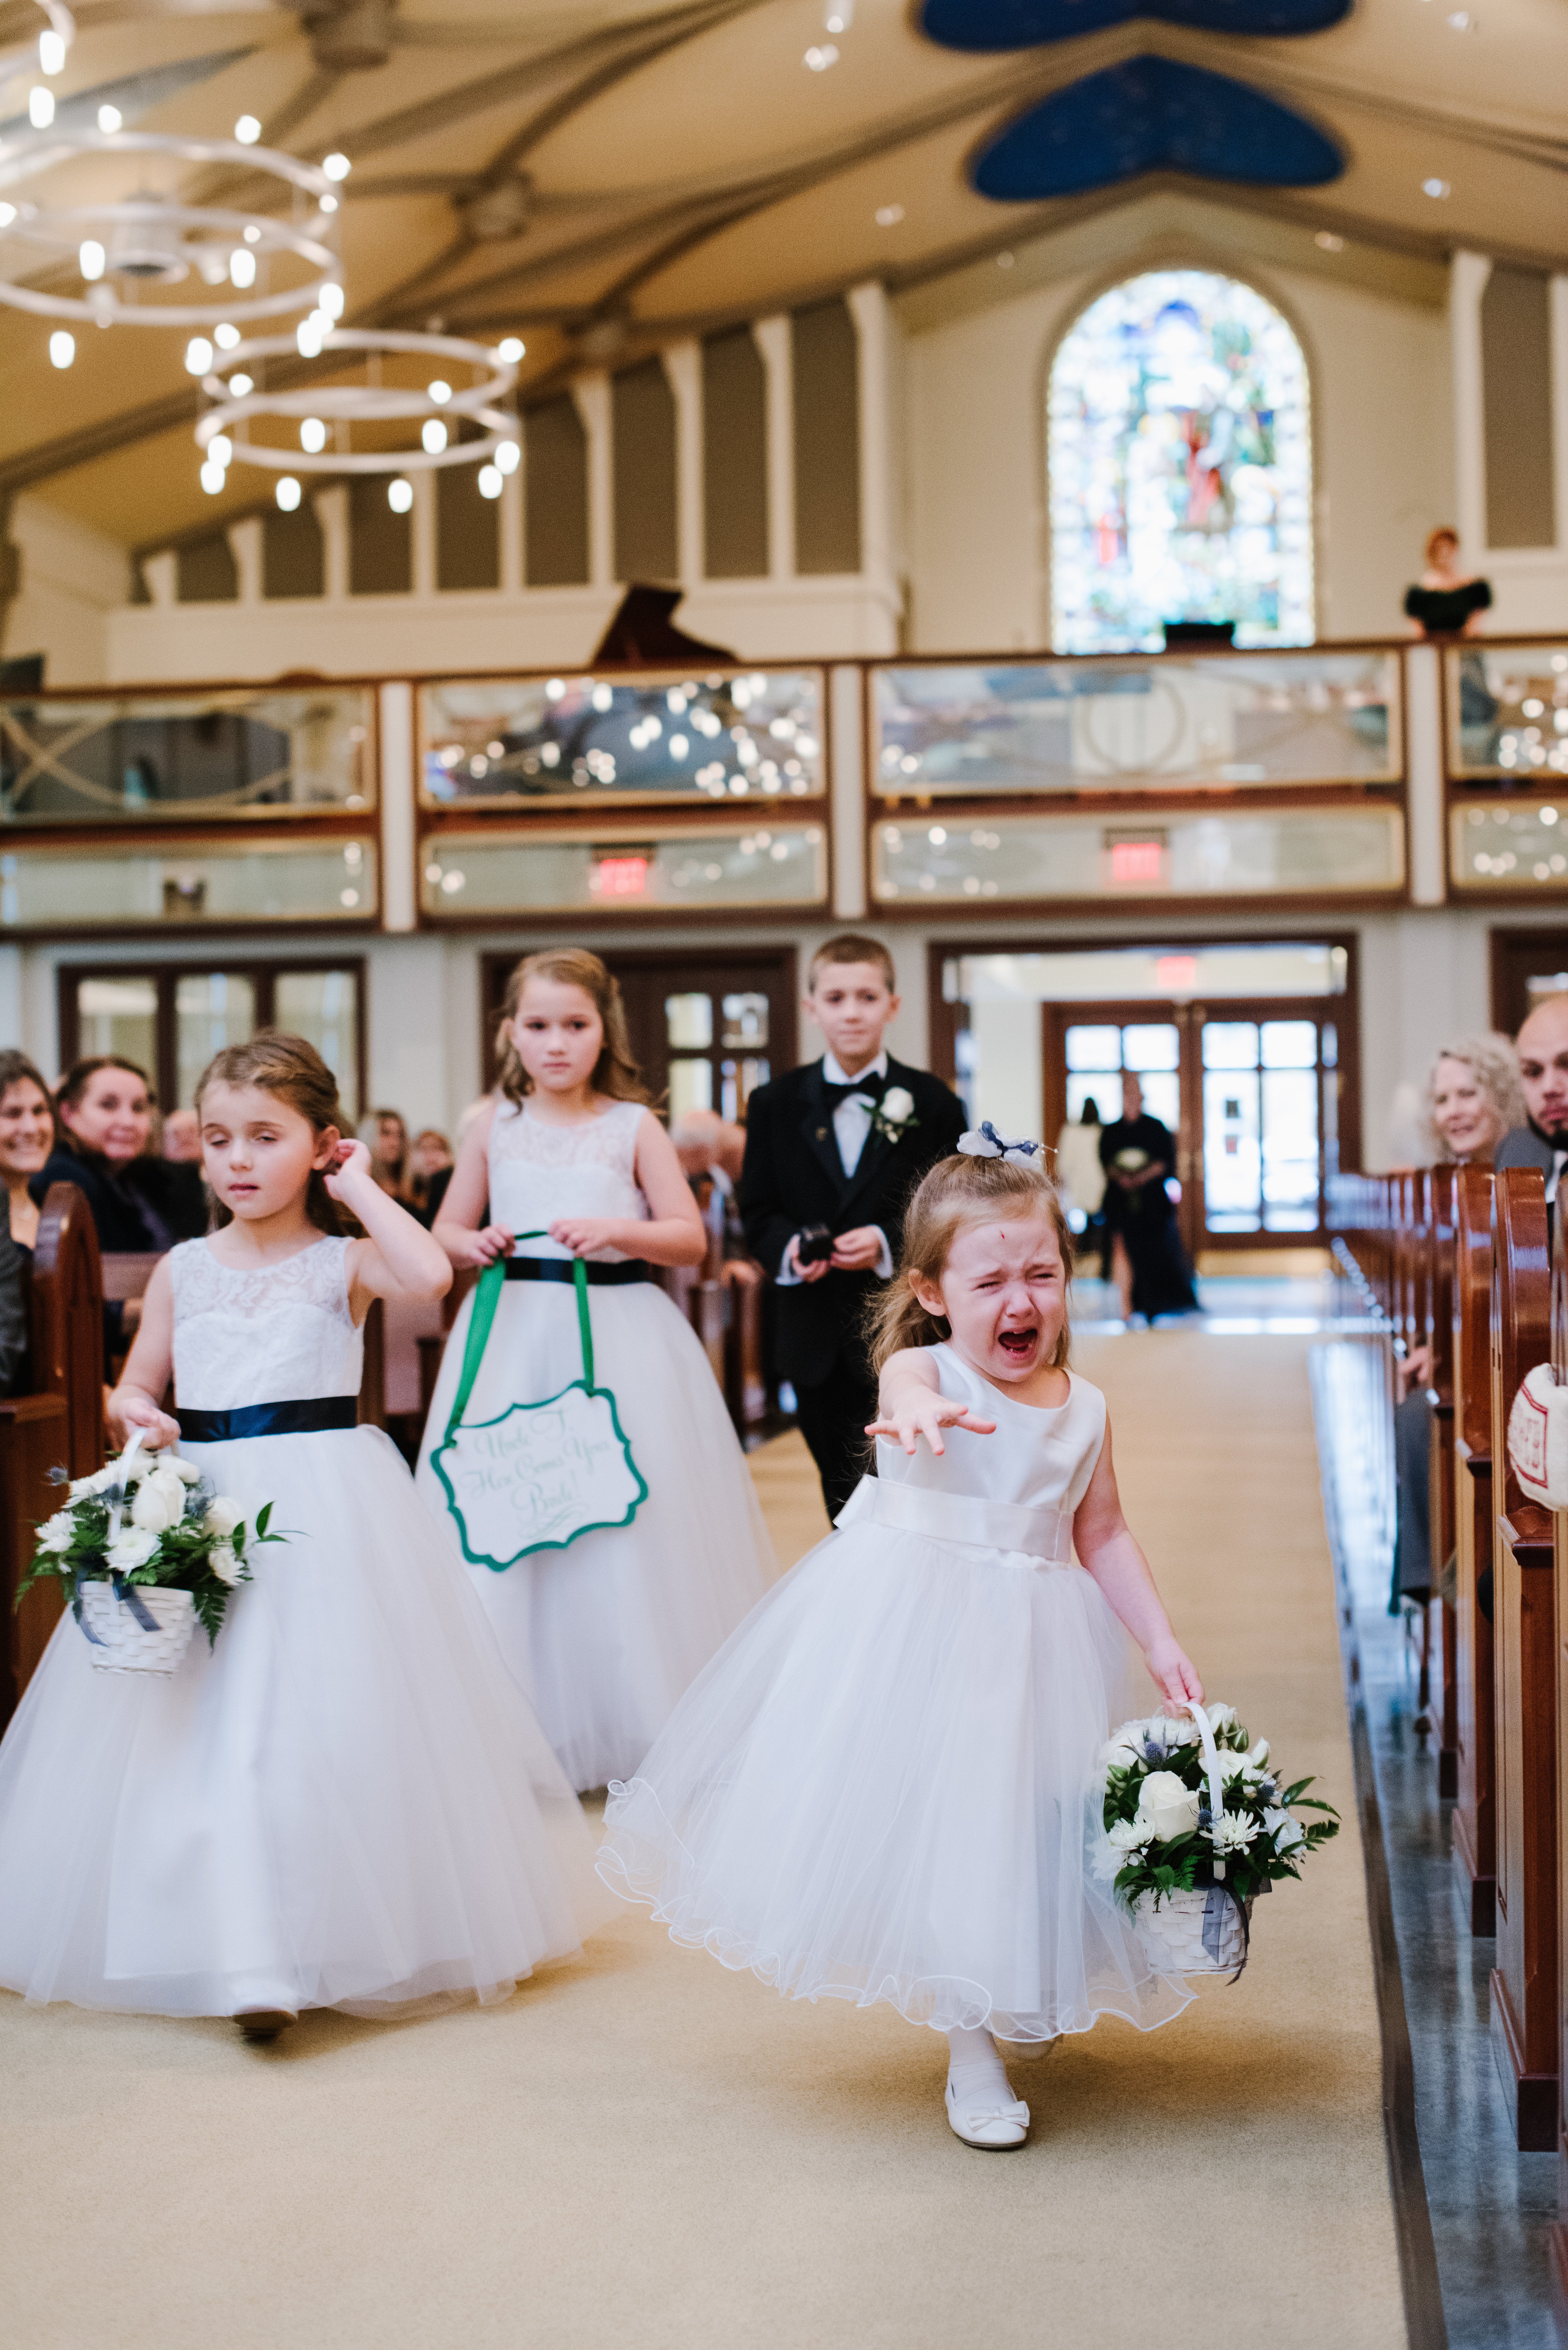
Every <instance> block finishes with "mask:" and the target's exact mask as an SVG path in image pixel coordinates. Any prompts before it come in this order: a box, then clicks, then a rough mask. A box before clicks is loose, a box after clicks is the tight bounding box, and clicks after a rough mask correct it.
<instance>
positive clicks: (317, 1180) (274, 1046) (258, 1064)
mask: <svg viewBox="0 0 1568 2350" xmlns="http://www.w3.org/2000/svg"><path fill="white" fill-rule="evenodd" d="M209 1086H257V1087H260V1089H261V1091H262V1092H263V1093H264V1094H275V1095H276V1097H277V1098H278V1100H279V1101H282V1102H286V1103H287V1104H288V1106H289V1107H290V1109H296V1110H297V1111H298V1112H299V1115H300V1117H301V1118H304V1119H305V1120H306V1123H307V1124H308V1125H309V1126H310V1127H312V1128H314V1130H315V1131H316V1133H317V1134H318V1135H319V1134H321V1133H322V1132H323V1131H324V1130H325V1129H326V1128H327V1127H329V1126H335V1127H336V1128H337V1131H338V1133H339V1134H341V1133H342V1131H343V1112H342V1109H341V1107H339V1104H338V1100H337V1078H336V1077H335V1076H333V1074H332V1072H331V1070H330V1069H329V1068H328V1067H327V1064H326V1062H325V1061H324V1060H323V1059H322V1057H321V1055H320V1054H319V1053H318V1052H317V1049H316V1047H315V1045H312V1044H310V1043H309V1042H308V1041H307V1039H306V1038H305V1037H304V1036H288V1035H283V1034H282V1033H281V1032H280V1031H279V1030H278V1029H275V1028H264V1029H263V1030H262V1032H261V1034H260V1035H257V1036H253V1037H252V1038H251V1041H250V1043H249V1044H248V1045H228V1046H227V1047H226V1048H225V1050H224V1051H223V1052H222V1053H217V1054H214V1055H213V1058H212V1059H211V1060H210V1061H209V1062H208V1064H207V1066H206V1067H205V1068H204V1069H203V1070H202V1076H201V1081H200V1083H199V1084H198V1085H197V1087H196V1109H197V1112H198V1114H200V1111H201V1107H202V1095H203V1094H204V1093H205V1092H206V1090H207V1087H209ZM305 1212H306V1215H307V1216H308V1217H309V1219H310V1221H311V1222H312V1223H313V1224H314V1225H315V1226H316V1228H317V1232H329V1233H331V1234H332V1236H333V1237H334V1238H335V1239H336V1238H337V1235H338V1234H339V1233H340V1232H342V1230H343V1223H342V1219H341V1218H340V1217H339V1215H338V1212H337V1201H335V1200H334V1199H333V1197H332V1194H331V1192H330V1191H328V1190H327V1179H326V1177H325V1176H324V1175H323V1174H322V1172H321V1170H320V1169H319V1168H317V1167H313V1168H312V1169H311V1170H310V1180H309V1182H308V1183H307V1185H306V1192H305ZM233 1221H234V1217H233V1214H232V1211H230V1210H229V1209H227V1208H225V1207H224V1206H223V1202H222V1201H220V1200H214V1201H213V1231H214V1232H217V1231H218V1230H220V1229H221V1228H222V1226H223V1225H224V1224H227V1223H232V1222H233Z"/></svg>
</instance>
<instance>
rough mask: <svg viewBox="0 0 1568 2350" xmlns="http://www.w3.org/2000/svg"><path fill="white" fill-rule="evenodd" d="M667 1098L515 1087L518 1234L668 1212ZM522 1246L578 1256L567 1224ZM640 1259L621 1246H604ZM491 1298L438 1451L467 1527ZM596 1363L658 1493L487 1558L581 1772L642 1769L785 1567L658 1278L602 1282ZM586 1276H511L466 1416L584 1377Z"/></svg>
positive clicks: (441, 1394) (462, 1333)
mask: <svg viewBox="0 0 1568 2350" xmlns="http://www.w3.org/2000/svg"><path fill="white" fill-rule="evenodd" d="M650 1116H651V1112H650V1111H649V1110H647V1109H645V1108H644V1107H642V1105H641V1104H640V1103H639V1102H617V1103H615V1104H614V1105H613V1106H612V1107H610V1108H609V1109H607V1110H605V1111H603V1112H601V1113H600V1115H599V1116H598V1117H597V1118H594V1119H592V1120H591V1121H585V1122H584V1123H583V1124H581V1125H578V1126H555V1125H550V1124H547V1123H546V1122H545V1120H543V1119H542V1118H535V1117H534V1115H533V1113H532V1112H531V1111H530V1110H529V1109H528V1108H527V1107H526V1105H524V1107H521V1108H519V1107H515V1106H514V1105H513V1104H512V1103H510V1102H508V1103H504V1104H503V1106H502V1107H501V1108H500V1109H498V1110H497V1112H496V1114H495V1118H494V1120H493V1124H492V1127H491V1130H490V1220H491V1222H493V1223H499V1224H504V1225H505V1226H506V1227H507V1228H508V1229H509V1230H510V1231H512V1232H535V1231H540V1230H545V1231H547V1230H548V1228H549V1226H550V1225H551V1224H552V1223H553V1222H556V1219H557V1218H559V1217H562V1216H567V1215H572V1216H618V1217H622V1216H624V1217H635V1218H636V1219H637V1220H638V1221H639V1222H646V1221H647V1217H648V1201H647V1200H646V1199H645V1198H644V1197H643V1194H642V1192H641V1191H639V1188H638V1183H637V1176H636V1157H637V1138H638V1128H639V1126H640V1124H641V1122H642V1120H643V1119H644V1118H648V1117H650ZM517 1253H518V1254H519V1255H520V1256H530V1257H552V1258H556V1259H560V1260H564V1261H566V1262H568V1263H569V1262H570V1258H571V1252H570V1251H569V1250H568V1249H565V1248H563V1247H562V1246H561V1245H560V1243H558V1242H556V1241H552V1240H542V1239H533V1240H527V1241H524V1242H523V1243H521V1245H520V1247H519V1249H518V1252H517ZM599 1261H601V1262H603V1263H626V1261H627V1259H626V1255H625V1253H623V1252H622V1251H620V1250H618V1249H606V1250H604V1251H602V1252H600V1253H599ZM472 1310H473V1301H472V1297H469V1298H466V1299H465V1300H464V1302H463V1305H462V1309H461V1311H460V1313H459V1315H458V1317H457V1322H456V1325H455V1326H454V1328H453V1330H452V1336H451V1338H450V1339H449V1340H448V1342H447V1348H446V1353H445V1356H444V1357H443V1359H442V1362H441V1377H440V1378H439V1380H438V1381H437V1384H436V1391H435V1397H434V1399H433V1401H432V1403H431V1413H430V1419H429V1420H428V1422H427V1424H426V1427H425V1434H424V1442H423V1445H422V1447H421V1452H420V1465H419V1479H418V1482H419V1487H420V1491H421V1493H422V1494H423V1495H424V1497H425V1499H426V1501H427V1502H428V1503H429V1504H430V1506H431V1510H432V1511H433V1512H435V1513H437V1514H438V1515H439V1516H441V1519H442V1521H443V1523H445V1524H446V1526H447V1528H448V1532H449V1534H450V1536H451V1540H452V1545H453V1550H454V1555H458V1556H461V1555H462V1551H461V1544H460V1543H459V1541H458V1536H457V1532H456V1528H455V1526H454V1525H453V1524H452V1519H451V1517H450V1514H449V1513H448V1510H447V1499H446V1494H445V1492H444V1491H443V1489H442V1487H441V1482H440V1480H439V1478H438V1477H437V1476H436V1473H435V1471H434V1470H433V1469H432V1467H431V1453H432V1451H434V1449H435V1447H436V1446H437V1445H438V1444H440V1443H441V1440H442V1439H443V1437H444V1436H445V1434H446V1427H447V1421H448V1419H449V1418H450V1416H451V1412H452V1399H453V1396H454V1394H455V1391H456V1388H457V1382H458V1376H459V1372H460V1369H461V1367H462V1355H463V1344H464V1341H465V1339H466V1337H467V1335H468V1325H469V1321H470V1319H471V1317H472ZM588 1311H589V1314H590V1315H591V1317H592V1322H593V1341H594V1377H595V1380H596V1382H597V1385H598V1386H600V1387H602V1388H610V1389H611V1390H612V1392H613V1393H614V1396H615V1399H616V1407H617V1410H618V1416H619V1419H620V1425H621V1428H622V1430H623V1431H624V1432H625V1434H626V1436H627V1438H628V1440H629V1442H630V1445H631V1451H632V1458H633V1460H634V1461H636V1463H637V1466H638V1468H639V1471H641V1473H642V1476H643V1478H644V1479H645V1480H646V1482H647V1484H648V1488H649V1491H648V1498H647V1499H646V1501H644V1502H643V1503H641V1504H640V1505H639V1508H638V1511H637V1513H636V1515H635V1516H634V1517H633V1519H632V1521H631V1523H630V1524H629V1525H626V1526H616V1527H613V1528H604V1529H600V1530H597V1531H595V1532H593V1533H590V1534H579V1535H578V1536H577V1538H576V1541H575V1542H573V1543H571V1544H568V1545H567V1547H566V1549H565V1550H547V1551H539V1552H536V1553H535V1555H533V1556H532V1557H524V1558H520V1559H519V1560H518V1561H517V1562H516V1564H515V1565H513V1566H509V1567H506V1568H504V1569H501V1570H496V1569H493V1568H491V1567H488V1566H470V1567H468V1569H467V1572H468V1574H469V1575H471V1577H472V1582H473V1586H474V1588H475V1590H476V1591H477V1592H478V1593H479V1596H480V1597H481V1599H482V1600H483V1603H484V1606H485V1608H486V1610H487V1612H488V1614H489V1617H490V1620H491V1623H492V1624H493V1627H494V1629H495V1635H496V1638H497V1639H498V1640H499V1642H500V1644H501V1652H502V1655H503V1656H504V1658H505V1659H506V1662H507V1664H508V1666H509V1667H510V1668H511V1669H512V1672H513V1674H514V1677H515V1679H516V1680H517V1683H518V1685H519V1687H520V1688H521V1689H522V1690H524V1693H525V1695H526V1696H527V1698H528V1700H529V1701H530V1703H531V1705H532V1706H533V1707H534V1708H535V1711H537V1713H538V1717H539V1720H540V1721H541V1722H542V1724H543V1725H544V1730H545V1736H546V1737H547V1738H548V1739H549V1741H550V1743H551V1745H552V1746H553V1747H554V1748H555V1750H556V1754H557V1756H558V1757H559V1759H560V1763H561V1767H562V1769H563V1770H564V1771H565V1772H566V1776H567V1777H568V1778H569V1779H570V1781H571V1783H572V1784H573V1786H574V1787H578V1788H589V1787H602V1786H605V1785H607V1783H608V1782H609V1781H610V1780H611V1779H617V1778H624V1777H628V1776H629V1775H630V1773H632V1772H634V1771H635V1770H636V1769H637V1768H638V1765H639V1763H641V1761H642V1758H643V1756H644V1755H645V1754H646V1753H647V1752H648V1750H649V1747H650V1746H651V1745H652V1743H653V1742H654V1740H655V1739H656V1738H657V1737H658V1735H659V1731H661V1730H662V1729H663V1727H664V1724H665V1723H666V1721H668V1720H669V1718H670V1713H671V1711H673V1709H674V1707H675V1704H676V1702H677V1700H679V1699H680V1696H681V1695H682V1693H683V1692H684V1691H685V1690H687V1689H688V1688H689V1687H690V1685H691V1682H692V1681H693V1680H694V1679H696V1677H697V1675H698V1674H699V1673H700V1672H701V1669H702V1668H703V1666H704V1665H705V1664H706V1663H707V1662H708V1660H709V1659H710V1658H711V1656H712V1655H713V1654H714V1653H715V1651H716V1650H717V1649H719V1648H722V1646H723V1644H724V1642H725V1641H726V1640H727V1639H728V1638H729V1637H730V1635H731V1633H732V1631H733V1630H734V1629H735V1627H736V1626H737V1625H738V1624H739V1623H740V1622H741V1621H742V1619H743V1617H745V1616H746V1615H747V1614H748V1612H749V1611H750V1609H751V1608H752V1607H754V1605H755V1604H756V1602H757V1601H758V1600H759V1599H760V1598H761V1597H762V1595H763V1591H764V1590H765V1589H766V1587H767V1586H768V1584H769V1583H770V1582H771V1581H772V1579H773V1577H774V1574H775V1573H776V1571H777V1570H776V1567H775V1565H774V1555H773V1546H772V1544H771V1543H770V1542H769V1540H768V1533H767V1528H766V1526H765V1525H764V1523H763V1514H762V1511H761V1509H760V1507H759V1505H758V1503H757V1498H756V1493H755V1491H754V1489H753V1484H752V1481H751V1477H750V1475H749V1473H748V1472H747V1469H746V1463H745V1456H744V1455H743V1454H742V1451H741V1448H740V1444H739V1442H738V1440H737V1439H736V1436H735V1431H734V1430H733V1428H732V1425H731V1422H730V1416H729V1413H728V1412H727V1411H726V1409H725V1408H724V1399H723V1397H722V1394H721V1393H720V1391H719V1384H718V1381H717V1380H716V1379H715V1378H714V1377H713V1372H712V1368H711V1365H710V1363H709V1361H708V1357H707V1356H706V1355H705V1354H704V1353H703V1351H702V1348H701V1345H700V1344H699V1341H698V1338H697V1334H696V1332H695V1331H694V1330H693V1329H692V1327H691V1324H690V1323H689V1322H688V1321H687V1319H686V1317H685V1315H683V1314H682V1313H681V1312H680V1308H679V1307H678V1306H677V1305H675V1303H674V1301H673V1299H671V1298H670V1295H668V1293H667V1292H666V1291H665V1290H664V1289H662V1288H661V1287H660V1286H659V1284H658V1283H657V1282H654V1281H638V1282H628V1283H626V1284H619V1285H616V1286H613V1287H612V1286H609V1285H596V1286H594V1287H592V1288H590V1289H589V1291H588ZM581 1369H582V1346H581V1340H580V1338H579V1336H578V1329H577V1305H576V1289H575V1288H574V1286H573V1285H572V1284H571V1283H570V1282H553V1281H509V1282H508V1283H507V1284H506V1285H505V1287H504V1289H503V1291H502V1293H501V1296H500V1299H499V1301H498V1304H497V1307H496V1314H495V1320H494V1322H493V1324H492V1326H491V1331H490V1337H489V1341H488V1343H487V1345H486V1347H485V1351H484V1357H483V1361H482V1363H481V1365H480V1368H479V1377H478V1379H477V1381H476V1382H475V1385H474V1388H473V1392H472V1396H471V1398H470V1399H469V1403H468V1407H467V1409H466V1412H465V1414H464V1418H465V1419H468V1420H472V1421H480V1420H485V1419H495V1418H497V1417H498V1416H499V1415H500V1414H501V1413H502V1412H504V1411H505V1410H506V1409H507V1408H508V1406H510V1405H512V1404H514V1403H536V1402H543V1401H544V1400H545V1399H546V1398H547V1397H549V1396H553V1395H556V1394H558V1393H559V1392H560V1390H561V1389H562V1388H564V1387H566V1386H567V1385H568V1384H569V1382H570V1381H571V1380H573V1379H575V1378H579V1377H580V1376H581Z"/></svg>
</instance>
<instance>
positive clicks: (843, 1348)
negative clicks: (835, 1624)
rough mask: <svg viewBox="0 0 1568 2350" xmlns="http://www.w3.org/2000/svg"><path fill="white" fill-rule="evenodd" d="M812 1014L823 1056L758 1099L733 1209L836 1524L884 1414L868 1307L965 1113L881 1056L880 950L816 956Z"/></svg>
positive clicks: (839, 944)
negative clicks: (770, 1311)
mask: <svg viewBox="0 0 1568 2350" xmlns="http://www.w3.org/2000/svg"><path fill="white" fill-rule="evenodd" d="M805 1009H806V1011H807V1013H808V1014H810V1016H811V1017H812V1019H813V1020H814V1021H815V1023H816V1025H817V1026H818V1027H819V1028H820V1029H821V1031H822V1033H823V1035H824V1037H825V1038H826V1044H827V1051H826V1054H825V1055H824V1056H823V1058H822V1059H821V1060H820V1061H812V1062H809V1063H808V1064H807V1065H806V1066H805V1068H801V1069H792V1070H790V1072H789V1073H788V1075H787V1076H782V1077H778V1078H775V1079H774V1082H773V1084H771V1085H766V1086H759V1087H757V1089H756V1091H755V1093H753V1096H752V1097H751V1100H750V1102H749V1104H748V1106H747V1111H746V1156H745V1162H744V1165H743V1166H742V1170H741V1186H740V1209H741V1221H742V1224H743V1225H744V1227H745V1233H746V1240H747V1243H748V1244H749V1245H750V1247H751V1249H752V1251H753V1253H754V1254H755V1255H756V1256H758V1257H759V1258H760V1259H761V1260H762V1263H763V1265H764V1266H765V1267H766V1268H767V1271H768V1272H769V1273H770V1274H772V1276H773V1278H774V1282H775V1283H776V1284H777V1297H776V1301H775V1302H776V1306H777V1330H778V1368H779V1372H780V1375H781V1376H782V1377H783V1378H786V1379H788V1380H789V1382H790V1384H791V1386H792V1387H793V1388H794V1392H795V1403H796V1408H797V1416H798V1418H799V1421H800V1430H801V1434H802V1435H803V1436H804V1437H805V1440H806V1443H807V1444H808V1445H809V1446H810V1448H811V1456H812V1459H813V1460H814V1461H815V1462H816V1465H817V1468H818V1470H819V1471H820V1472H821V1476H822V1492H823V1498H824V1500H825V1501H826V1503H827V1513H828V1515H829V1517H833V1518H836V1516H837V1514H838V1513H839V1511H840V1510H841V1509H842V1508H843V1507H844V1504H845V1503H846V1501H847V1500H848V1499H849V1496H850V1494H851V1493H852V1492H854V1490H855V1488H856V1486H857V1484H858V1483H859V1482H860V1478H861V1475H862V1473H863V1472H864V1471H865V1470H866V1468H867V1465H868V1463H867V1442H866V1436H865V1430H866V1427H867V1422H868V1421H870V1420H873V1419H876V1417H877V1382H876V1380H875V1378H873V1377H872V1373H871V1362H870V1357H869V1355H868V1353H867V1344H866V1336H865V1327H864V1325H865V1320H866V1314H867V1302H868V1300H869V1299H870V1298H871V1297H872V1296H874V1295H876V1293H877V1290H878V1289H879V1288H880V1286H881V1284H883V1283H884V1282H885V1281H888V1280H890V1279H891V1277H892V1273H893V1268H894V1266H895V1264H896V1263H898V1250H899V1246H900V1243H901V1241H902V1237H903V1228H904V1211H905V1208H906V1207H907V1205H908V1203H909V1197H910V1195H911V1193H912V1192H913V1191H914V1189H915V1186H916V1185H917V1183H919V1180H920V1178H921V1176H922V1175H924V1174H925V1172H926V1170H927V1169H928V1168H929V1167H931V1166H933V1165H934V1164H935V1162H936V1161H937V1160H938V1159H945V1158H946V1157H947V1155H948V1153H949V1152H950V1151H951V1150H952V1149H954V1148H955V1147H956V1145H957V1142H958V1139H959V1136H960V1135H961V1133H962V1132H963V1128H964V1112H963V1105H962V1104H961V1102H960V1101H959V1099H958V1097H957V1096H956V1095H955V1094H952V1093H950V1091H949V1089H948V1087H946V1086H944V1085H943V1084H942V1082H941V1080H940V1078H939V1077H933V1076H930V1075H929V1073H928V1072H927V1071H926V1070H924V1069H909V1068H906V1067H905V1066H903V1064H902V1063H901V1062H898V1061H893V1060H889V1058H888V1053H887V1050H886V1048H885V1047H884V1045H883V1043H882V1032H883V1030H884V1029H885V1028H886V1027H887V1025H888V1022H889V1020H891V1019H892V1017H893V1015H894V1014H895V1013H896V1012H897V1011H898V996H897V995H896V994H895V993H894V992H893V959H892V957H891V956H890V955H889V953H888V950H887V948H886V947H885V946H883V945H882V944H881V942H880V941H878V940H877V939H867V938H857V937H854V936H848V937H845V938H837V939H829V941H827V944H826V946H824V947H819V948H818V950H817V951H816V953H815V955H814V956H813V957H812V961H811V972H810V976H809V979H808V981H807V983H806V996H805ZM823 1226H826V1233H824V1232H822V1231H821V1230H820V1228H821V1227H823ZM814 1227H816V1228H818V1229H817V1230H816V1231H815V1232H814V1230H813V1228H814ZM828 1234H831V1236H832V1237H831V1243H829V1240H828V1238H827V1235H828Z"/></svg>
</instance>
